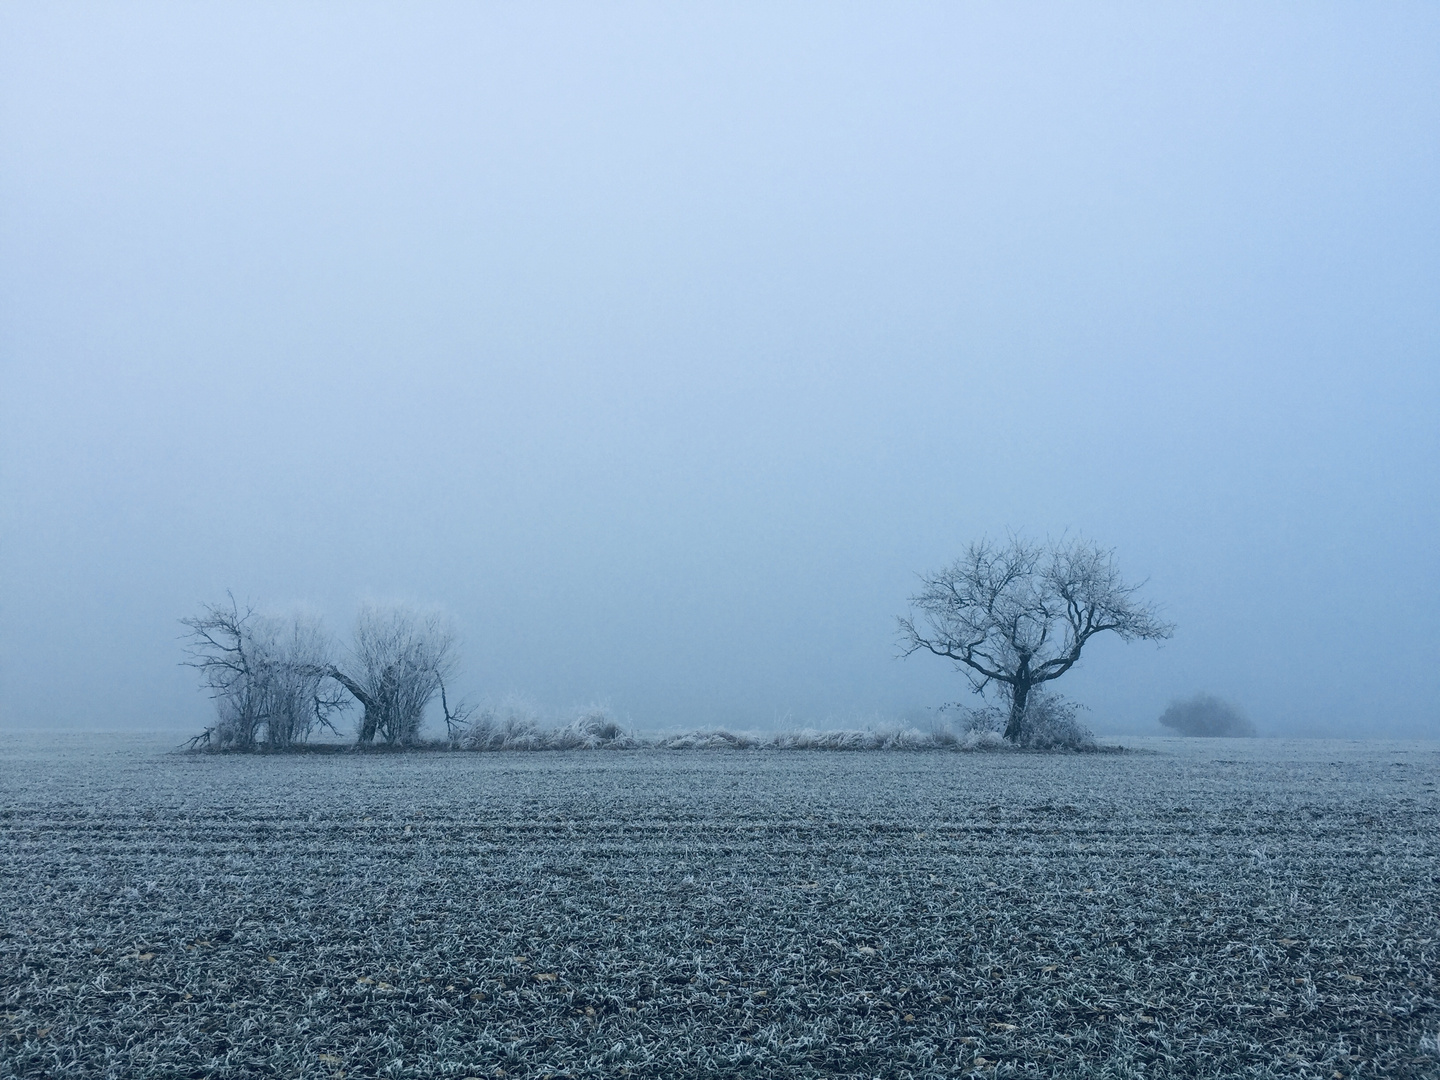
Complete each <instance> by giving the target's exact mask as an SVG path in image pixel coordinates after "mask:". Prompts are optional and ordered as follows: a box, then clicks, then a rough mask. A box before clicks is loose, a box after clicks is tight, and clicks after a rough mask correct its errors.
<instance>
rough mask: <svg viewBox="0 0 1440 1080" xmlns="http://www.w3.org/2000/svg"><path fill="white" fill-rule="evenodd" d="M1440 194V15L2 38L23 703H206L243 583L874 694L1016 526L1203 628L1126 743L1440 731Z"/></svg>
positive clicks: (1116, 679)
mask: <svg viewBox="0 0 1440 1080" xmlns="http://www.w3.org/2000/svg"><path fill="white" fill-rule="evenodd" d="M1437 193H1440V9H1437V8H1436V7H1434V6H1433V5H1425V4H1413V5H1407V4H1395V5H1385V6H1376V5H1362V4H1351V5H1322V4H1298V3H1297V4H1287V5H1255V4H1235V5H1228V6H1227V5H1213V4H1206V5H1193V6H1185V5H1163V6H1162V5H1139V4H1137V5H1076V6H1070V7H1061V6H1058V5H1044V6H1041V5H1037V6H1030V7H1027V6H1023V5H1015V4H1002V5H993V6H990V5H953V4H944V5H903V4H883V5H882V4H875V5H868V6H867V5H836V4H815V5H800V4H790V5H771V4H757V5H752V6H744V5H737V4H723V5H709V6H705V5H685V6H677V5H609V6H606V5H573V6H561V5H526V6H521V5H490V6H484V5H473V4H465V5H457V6H454V7H446V6H443V5H425V6H424V7H423V8H422V9H420V10H416V9H415V8H414V7H413V6H411V5H403V6H402V5H391V6H384V5H352V4H345V5H334V6H323V5H309V6H306V7H304V8H303V9H301V8H299V7H298V6H296V5H288V4H286V5H268V6H267V5H260V4H245V5H231V6H228V7H227V6H224V5H204V6H201V5H175V6H136V5H129V6H100V5H91V6H84V5H65V6H41V5H30V6H21V5H8V6H6V7H5V8H3V9H0V455H3V456H0V724H5V725H7V726H26V727H30V726H43V725H49V724H57V725H64V726H68V727H74V726H105V725H114V726H140V727H166V728H177V729H185V728H196V727H198V726H199V725H200V724H202V723H204V722H206V721H207V720H208V718H209V711H208V705H207V703H206V701H205V699H204V698H203V697H202V696H201V695H200V694H199V692H198V690H197V689H196V686H195V680H194V679H193V673H191V672H189V671H186V670H184V669H181V668H179V667H177V666H176V661H177V660H178V658H179V643H178V640H177V636H178V633H179V627H178V625H177V623H176V620H177V619H178V618H180V617H181V616H182V615H185V614H188V613H190V612H191V611H193V610H194V607H195V605H196V603H197V602H198V601H199V600H201V599H205V598H213V597H216V596H218V595H221V594H223V591H224V589H225V588H226V587H230V588H233V589H234V590H235V591H236V592H237V594H240V595H242V596H249V597H251V598H253V599H255V600H257V601H260V602H263V603H270V604H274V605H279V606H283V605H288V604H292V603H306V604H308V605H310V606H312V607H315V608H318V609H320V610H322V611H324V612H325V613H326V614H327V616H328V617H329V618H330V620H331V622H332V623H333V624H334V626H335V627H336V629H337V630H343V629H344V628H345V626H346V624H347V623H348V621H349V619H350V617H351V614H352V612H353V610H354V606H355V604H356V602H357V601H358V600H360V599H362V598H365V597H374V598H382V599H383V598H389V597H405V598H410V599H413V600H417V601H422V602H440V603H443V604H444V605H446V606H447V607H448V608H449V609H450V610H451V611H452V612H453V613H454V614H455V616H456V617H457V619H458V621H459V623H460V625H461V626H462V627H463V630H464V634H465V640H466V645H465V655H466V662H467V676H466V681H467V684H468V686H469V687H470V689H471V690H472V692H473V693H475V694H477V695H482V696H483V695H492V696H499V695H503V694H505V693H507V692H510V691H520V692H522V693H526V694H528V695H530V696H531V697H532V698H534V699H536V700H537V701H539V702H540V703H542V704H545V705H549V706H553V707H556V708H560V707H564V706H568V705H571V704H575V703H579V702H583V701H589V700H592V699H596V700H602V701H606V702H608V703H609V704H610V705H611V706H612V707H613V708H615V709H616V711H617V712H619V713H621V714H622V715H625V716H627V717H629V718H630V719H631V720H632V721H633V722H635V723H638V724H640V725H642V726H647V727H659V726H690V725H700V724H713V723H727V724H733V725H738V726H742V727H743V726H760V725H767V724H770V723H772V722H775V721H777V720H779V719H783V718H787V717H788V718H789V720H788V721H787V722H808V723H819V722H825V721H827V720H835V721H837V722H838V721H847V720H851V719H854V718H857V717H865V716H869V715H872V714H879V715H896V714H899V713H902V712H904V711H905V710H914V709H918V708H922V707H924V706H929V705H935V704H939V703H941V702H944V701H947V700H953V699H955V698H957V697H959V696H961V694H962V692H963V680H961V679H960V678H959V677H958V676H956V675H954V674H953V673H951V672H949V671H948V670H946V668H945V667H944V665H943V664H942V663H941V662H939V661H937V660H933V659H927V658H922V657H916V658H912V659H911V660H908V661H897V660H895V659H894V658H893V657H894V654H895V646H894V617H895V615H896V614H898V613H900V612H902V611H903V610H904V609H905V600H906V597H907V596H908V595H909V594H910V592H911V591H913V588H914V582H915V579H914V574H915V573H916V572H917V571H921V570H926V569H931V568H934V567H937V566H939V565H941V564H942V563H944V562H946V561H948V560H949V559H950V558H952V557H953V556H954V555H955V554H957V553H958V552H959V550H960V549H961V548H962V547H963V545H964V544H965V543H966V542H968V541H969V540H970V539H972V538H973V537H976V536H978V535H981V534H983V533H990V534H992V535H994V534H998V533H1002V532H1003V531H1004V530H1006V529H1007V528H1018V529H1025V530H1028V531H1029V532H1030V533H1031V534H1032V535H1044V534H1046V533H1058V532H1061V531H1063V530H1067V529H1068V530H1071V531H1079V532H1083V533H1084V534H1086V535H1089V536H1092V537H1094V538H1096V539H1098V540H1100V541H1102V542H1104V543H1106V544H1108V545H1113V546H1115V547H1116V548H1117V549H1118V556H1119V561H1120V564H1121V565H1122V567H1124V568H1125V569H1126V570H1127V571H1128V572H1129V573H1131V574H1132V575H1133V576H1134V577H1137V578H1146V577H1148V578H1149V579H1150V584H1149V592H1150V595H1152V596H1153V597H1154V598H1156V599H1158V600H1160V601H1161V602H1162V603H1163V604H1164V605H1165V606H1166V610H1167V613H1168V614H1169V616H1170V617H1171V618H1173V619H1174V620H1175V621H1176V623H1177V624H1178V627H1179V628H1178V631H1177V633H1176V636H1175V638H1174V640H1173V641H1172V642H1170V643H1168V644H1167V645H1166V646H1165V647H1164V648H1163V649H1156V648H1154V647H1152V646H1149V645H1136V646H1129V647H1125V646H1121V645H1120V644H1118V643H1113V642H1112V643H1104V644H1099V643H1097V645H1096V647H1095V648H1094V649H1093V655H1089V656H1087V658H1086V660H1085V661H1084V663H1083V664H1082V667H1081V668H1080V669H1078V670H1077V671H1076V672H1075V673H1073V674H1072V675H1069V676H1067V677H1066V679H1065V680H1064V682H1062V683H1061V684H1060V687H1061V689H1062V690H1066V691H1068V692H1069V693H1070V694H1071V695H1073V696H1075V697H1077V698H1079V699H1080V700H1082V701H1084V702H1085V703H1087V704H1088V705H1089V706H1090V707H1091V710H1092V711H1091V714H1090V719H1091V722H1092V724H1093V725H1094V726H1095V727H1097V728H1099V729H1104V730H1117V731H1118V730H1136V731H1139V730H1148V729H1153V728H1154V719H1155V717H1156V716H1158V714H1159V713H1160V711H1161V710H1162V709H1163V708H1164V706H1165V704H1166V702H1167V701H1168V700H1170V699H1171V698H1172V697H1174V696H1176V695H1180V694H1188V693H1190V692H1193V691H1195V690H1197V689H1205V690H1209V691H1212V692H1214V693H1218V694H1220V695H1222V696H1226V697H1230V698H1232V699H1234V700H1235V701H1237V702H1238V703H1240V704H1241V705H1242V706H1243V707H1244V708H1245V709H1246V710H1247V711H1248V712H1249V713H1250V715H1251V716H1252V717H1253V718H1254V719H1255V721H1256V723H1257V725H1258V726H1259V727H1260V728H1261V730H1262V731H1266V732H1275V733H1279V732H1295V733H1305V732H1315V733H1326V732H1335V731H1393V732H1395V733H1411V734H1428V735H1432V736H1433V735H1437V734H1440V559H1437V555H1436V551H1437V548H1440V545H1437V541H1436V537H1437V536H1440V498H1437V494H1440V475H1437V474H1440V422H1437V417H1440V198H1437Z"/></svg>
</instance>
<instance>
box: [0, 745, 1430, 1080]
mask: <svg viewBox="0 0 1440 1080" xmlns="http://www.w3.org/2000/svg"><path fill="white" fill-rule="evenodd" d="M1126 742H1127V744H1128V745H1130V746H1131V747H1132V748H1133V750H1132V752H1130V753H1125V754H1091V755H1056V756H1046V755H1038V754H1025V753H942V752H901V751H896V752H874V753H839V752H803V751H789V752H786V751H690V752H666V751H657V750H641V751H613V752H609V751H590V752H583V751H582V752H573V753H498V754H478V753H443V752H435V753H424V754H413V755H405V756H399V755H384V754H367V755H355V754H329V755H322V754H311V755H299V756H290V757H242V756H228V757H222V756H194V755H167V754H165V753H164V750H165V749H166V746H165V745H164V744H157V743H155V742H154V741H153V740H146V739H140V738H133V737H131V738H125V737H117V736H102V737H86V738H83V739H82V738H80V737H70V738H68V739H60V740H49V741H48V743H43V744H42V742H41V741H39V740H38V739H35V738H33V737H19V736H7V737H5V738H4V739H3V740H0V838H3V839H0V911H3V913H4V915H3V918H0V997H3V1002H0V1004H3V1022H0V1031H3V1042H0V1076H4V1077H18V1076H55V1077H67V1076H97V1077H98V1076H112V1077H146V1076H194V1077H205V1076H213V1077H216V1078H221V1077H240V1076H284V1077H328V1078H338V1077H341V1076H345V1077H363V1076H386V1077H392V1076H393V1077H401V1076H405V1077H410V1076H413V1077H466V1076H484V1077H491V1076H511V1077H540V1076H546V1075H553V1076H586V1077H601V1076H607V1077H608V1076H622V1075H630V1076H655V1077H659V1076H665V1077H680V1076H734V1075H754V1076H820V1075H838V1076H885V1077H891V1076H894V1077H904V1076H917V1077H922V1076H961V1075H980V1076H985V1077H991V1076H996V1077H1007V1076H1089V1075H1095V1076H1115V1077H1124V1076H1181V1075H1184V1076H1217V1077H1219V1076H1254V1077H1268V1076H1294V1077H1300V1076H1306V1077H1326V1078H1329V1077H1335V1076H1340V1077H1349V1076H1385V1077H1421V1076H1440V1045H1437V1041H1436V1040H1437V1036H1440V997H1437V968H1440V813H1437V811H1440V793H1437V789H1436V783H1437V780H1440V748H1437V746H1436V744H1434V743H1368V744H1366V743H1338V742H1278V741H1271V740H1243V741H1228V740H1214V741H1208V740H1207V741H1202V740H1192V741H1188V742H1187V741H1182V740H1167V739H1156V740H1126Z"/></svg>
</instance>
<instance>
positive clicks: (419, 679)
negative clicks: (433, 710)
mask: <svg viewBox="0 0 1440 1080" xmlns="http://www.w3.org/2000/svg"><path fill="white" fill-rule="evenodd" d="M344 666H345V668H346V669H348V670H342V669H341V667H340V666H339V665H335V666H332V667H331V668H330V669H329V671H328V674H329V676H330V677H331V678H332V679H334V680H335V681H336V682H338V683H339V684H340V685H341V686H343V687H344V688H345V689H346V690H348V691H349V692H350V693H351V694H352V695H353V696H354V698H355V700H356V701H358V702H360V704H361V706H362V707H363V708H364V710H365V714H364V717H363V718H362V720H361V723H360V743H361V745H365V744H367V743H372V742H374V741H375V739H376V737H377V736H378V737H379V738H381V739H384V740H385V741H386V742H387V743H399V744H401V745H409V744H411V743H413V742H415V741H416V740H417V739H418V738H419V735H420V724H421V722H422V721H423V720H424V718H425V707H426V706H427V705H429V704H430V702H431V701H432V700H433V699H434V697H435V695H436V694H437V693H438V694H441V695H442V696H443V695H444V693H445V679H446V677H447V676H449V675H450V674H451V673H452V672H453V670H454V668H455V636H454V634H453V633H452V632H451V630H450V628H449V626H448V625H447V623H446V622H445V620H444V619H443V618H441V617H440V616H439V615H436V614H422V613H420V612H417V611H414V610H412V609H410V608H408V607H403V606H395V607H388V608H379V607H373V606H367V607H364V608H361V610H360V615H359V617H358V618H356V620H355V640H354V643H353V644H352V645H351V648H350V656H349V658H348V659H347V660H346V661H345V665H344ZM458 708H459V707H458V706H457V709H458ZM445 721H446V724H447V725H450V726H453V723H454V722H455V721H456V718H455V717H453V716H452V714H451V710H450V707H449V703H448V701H447V702H446V703H445Z"/></svg>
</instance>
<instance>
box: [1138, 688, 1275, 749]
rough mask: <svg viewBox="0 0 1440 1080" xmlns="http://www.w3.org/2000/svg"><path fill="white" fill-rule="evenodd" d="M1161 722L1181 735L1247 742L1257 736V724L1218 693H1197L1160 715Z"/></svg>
mask: <svg viewBox="0 0 1440 1080" xmlns="http://www.w3.org/2000/svg"><path fill="white" fill-rule="evenodd" d="M1160 723H1161V724H1162V725H1163V726H1164V727H1167V728H1170V729H1171V730H1172V731H1174V732H1175V733H1176V734H1177V735H1190V736H1196V737H1201V738H1212V739H1237V738H1239V739H1246V738H1253V737H1254V735H1255V725H1254V724H1252V723H1251V722H1250V721H1249V720H1248V719H1247V718H1246V717H1245V715H1244V714H1243V713H1242V712H1241V711H1240V710H1239V709H1237V708H1236V707H1235V706H1234V705H1231V704H1230V703H1229V702H1228V701H1222V700H1221V699H1220V698H1218V697H1216V696H1215V695H1214V694H1196V695H1195V696H1194V697H1191V698H1187V699H1186V700H1184V701H1172V702H1171V703H1170V706H1169V708H1167V709H1166V710H1165V711H1164V712H1163V713H1161V714H1160Z"/></svg>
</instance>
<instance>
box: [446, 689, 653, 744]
mask: <svg viewBox="0 0 1440 1080" xmlns="http://www.w3.org/2000/svg"><path fill="white" fill-rule="evenodd" d="M455 745H456V747H457V748H458V749H462V750H602V749H604V750H630V749H634V748H635V747H638V746H640V745H642V744H641V742H640V741H639V740H638V739H636V738H635V736H634V735H633V734H630V733H628V732H626V731H625V730H624V729H623V728H621V726H620V724H619V722H618V721H616V719H615V718H614V717H613V716H612V715H611V714H610V711H609V710H608V709H606V708H605V707H604V706H601V705H590V706H587V707H586V708H583V709H580V710H579V711H578V712H577V713H576V715H575V717H574V718H573V719H572V720H570V722H569V723H566V724H563V725H558V726H556V725H553V724H551V725H550V726H546V722H545V720H544V718H543V716H542V714H541V712H540V711H539V710H538V709H537V708H536V707H535V706H534V705H532V704H531V703H530V702H528V701H526V700H525V699H523V698H513V697H512V698H507V699H506V700H505V701H504V702H502V703H501V704H500V705H499V706H498V707H487V708H484V709H481V710H480V712H479V714H478V715H477V716H476V717H475V719H474V720H472V721H471V722H470V724H469V725H468V726H467V727H466V728H465V729H464V731H463V732H460V733H459V734H458V737H457V738H456V740H455Z"/></svg>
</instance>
